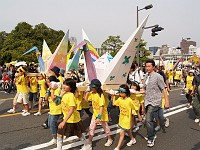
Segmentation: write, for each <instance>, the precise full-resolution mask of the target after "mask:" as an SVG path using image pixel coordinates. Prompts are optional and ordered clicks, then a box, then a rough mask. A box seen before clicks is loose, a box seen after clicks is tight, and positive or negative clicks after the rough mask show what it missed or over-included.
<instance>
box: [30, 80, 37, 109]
mask: <svg viewBox="0 0 200 150" xmlns="http://www.w3.org/2000/svg"><path fill="white" fill-rule="evenodd" d="M29 83H30V92H29V102H30V108H33V101H34V102H35V103H37V101H38V99H37V92H38V84H37V78H36V77H35V76H34V77H29Z"/></svg>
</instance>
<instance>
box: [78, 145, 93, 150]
mask: <svg viewBox="0 0 200 150" xmlns="http://www.w3.org/2000/svg"><path fill="white" fill-rule="evenodd" d="M81 150H92V145H90V144H87V145H83V147H82V148H81Z"/></svg>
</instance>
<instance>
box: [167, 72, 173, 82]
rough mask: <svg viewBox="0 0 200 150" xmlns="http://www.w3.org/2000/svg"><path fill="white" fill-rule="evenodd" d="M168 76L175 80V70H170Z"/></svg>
mask: <svg viewBox="0 0 200 150" xmlns="http://www.w3.org/2000/svg"><path fill="white" fill-rule="evenodd" d="M168 76H169V79H170V80H173V78H174V72H173V71H169V73H168Z"/></svg>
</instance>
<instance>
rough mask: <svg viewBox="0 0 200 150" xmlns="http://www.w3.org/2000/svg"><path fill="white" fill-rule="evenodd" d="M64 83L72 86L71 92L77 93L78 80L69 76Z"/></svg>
mask: <svg viewBox="0 0 200 150" xmlns="http://www.w3.org/2000/svg"><path fill="white" fill-rule="evenodd" d="M63 84H64V85H67V86H69V87H70V89H71V90H70V92H72V93H75V91H76V89H77V87H76V82H75V81H74V80H73V79H71V78H68V79H66V80H65V81H64V82H63Z"/></svg>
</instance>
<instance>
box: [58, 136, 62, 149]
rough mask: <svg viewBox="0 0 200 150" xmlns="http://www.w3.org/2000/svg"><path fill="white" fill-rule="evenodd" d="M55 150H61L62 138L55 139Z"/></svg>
mask: <svg viewBox="0 0 200 150" xmlns="http://www.w3.org/2000/svg"><path fill="white" fill-rule="evenodd" d="M57 150H62V138H59V137H58V138H57Z"/></svg>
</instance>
